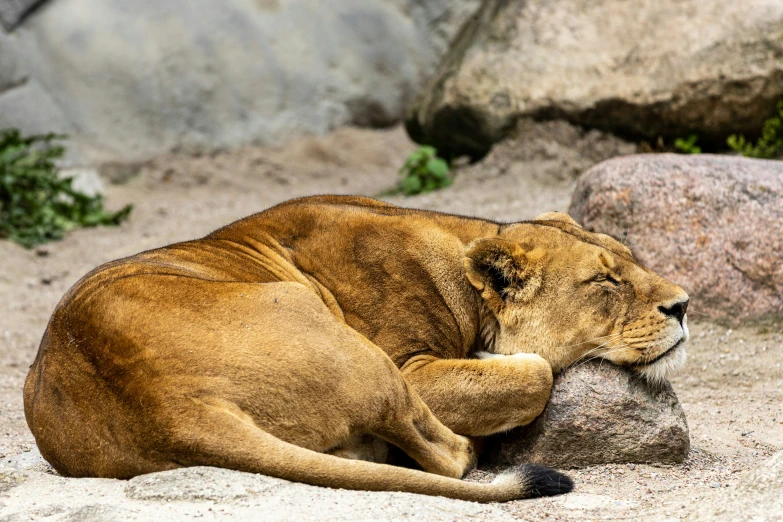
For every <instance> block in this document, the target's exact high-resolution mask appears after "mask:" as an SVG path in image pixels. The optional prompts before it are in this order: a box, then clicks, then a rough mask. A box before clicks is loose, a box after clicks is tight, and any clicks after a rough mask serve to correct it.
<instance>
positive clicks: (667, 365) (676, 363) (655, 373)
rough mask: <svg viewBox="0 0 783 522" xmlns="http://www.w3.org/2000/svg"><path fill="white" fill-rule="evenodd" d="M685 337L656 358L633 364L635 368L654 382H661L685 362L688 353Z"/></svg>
mask: <svg viewBox="0 0 783 522" xmlns="http://www.w3.org/2000/svg"><path fill="white" fill-rule="evenodd" d="M684 344H685V337H683V338H681V339H680V340H679V341H677V342H676V343H675V344H674V346H672V347H671V348H669V349H668V350H666V351H665V352H663V353H662V354H660V355H658V356H657V357H655V358H654V359H652V360H650V361H647V362H644V363H641V364H635V365H633V369H634V370H635V371H636V372H637V373H639V374H640V375H642V376H644V377H645V378H646V379H647V380H648V381H649V382H651V383H653V384H660V383H661V382H663V381H665V380H666V377H668V375H669V374H670V373H671V372H673V371H674V370H676V369H677V368H680V367H681V366H683V365H684V364H685V360H686V358H687V354H686V352H685V348H684V347H683V345H684Z"/></svg>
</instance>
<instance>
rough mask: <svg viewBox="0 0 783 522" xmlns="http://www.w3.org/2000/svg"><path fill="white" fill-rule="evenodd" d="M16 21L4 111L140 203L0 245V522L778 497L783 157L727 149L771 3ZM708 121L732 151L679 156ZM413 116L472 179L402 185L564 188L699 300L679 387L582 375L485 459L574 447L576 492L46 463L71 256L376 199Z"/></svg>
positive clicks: (730, 510)
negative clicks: (52, 135)
mask: <svg viewBox="0 0 783 522" xmlns="http://www.w3.org/2000/svg"><path fill="white" fill-rule="evenodd" d="M0 25H2V28H0V128H5V127H19V128H20V129H22V130H23V131H24V132H25V133H30V132H36V133H37V132H50V131H57V132H65V133H67V134H69V135H70V136H71V137H70V139H69V141H68V147H69V149H68V150H69V156H68V158H67V161H66V162H65V166H68V167H70V168H71V169H72V170H70V173H71V174H76V175H77V176H78V181H79V183H80V184H81V186H82V187H84V188H85V189H86V190H88V191H97V192H102V193H104V194H105V196H106V198H107V201H108V205H109V206H110V207H116V208H119V207H120V206H121V205H124V204H126V203H134V205H135V209H134V212H133V214H132V215H131V219H130V220H129V221H128V222H126V223H124V224H123V225H122V226H121V227H119V228H98V229H89V230H79V231H75V232H72V233H71V234H69V235H68V236H67V237H66V239H65V240H63V241H61V242H58V243H53V244H50V245H46V246H42V247H39V248H37V249H35V250H25V249H22V248H21V247H19V246H17V245H15V244H13V243H10V242H8V241H0V425H1V426H2V429H0V520H22V519H24V520H28V519H32V520H38V519H47V520H83V519H91V520H149V519H156V518H161V517H164V516H165V517H168V518H169V519H172V520H185V519H190V518H196V517H204V518H209V519H228V520H244V519H247V520H255V519H258V517H259V514H261V513H263V515H264V517H265V518H268V519H270V520H273V519H281V520H287V519H291V518H296V519H302V520H308V519H311V520H324V519H330V520H355V519H376V520H378V519H380V520H398V519H401V518H413V519H417V520H462V519H470V520H484V519H486V520H490V519H491V520H496V519H501V520H503V519H509V520H514V519H521V520H540V519H543V518H546V517H552V518H554V519H558V520H583V519H602V518H603V519H606V518H612V519H639V518H643V519H645V520H673V519H674V520H677V519H685V518H688V519H694V520H714V519H721V518H722V519H727V520H728V519H731V520H751V519H753V520H782V519H783V516H781V515H780V513H783V509H781V507H780V498H783V489H782V487H781V477H782V476H783V466H781V462H782V461H781V451H783V400H781V393H783V392H781V390H783V368H781V364H782V363H783V298H781V296H782V295H783V254H781V252H782V251H783V243H781V241H782V240H781V237H783V235H782V234H781V230H783V185H782V184H781V180H783V170H782V169H783V167H781V165H783V163H781V162H780V161H777V160H752V159H747V158H741V157H737V156H735V155H729V154H726V147H725V138H726V136H728V135H730V134H733V133H737V132H741V133H744V134H745V135H746V136H748V137H749V138H754V137H756V136H757V135H758V133H759V130H760V129H761V125H762V122H763V121H764V120H765V119H766V118H768V117H770V116H771V115H772V114H773V112H774V107H775V104H776V102H777V101H778V100H780V99H783V3H781V2H780V1H778V0H749V1H748V2H744V3H737V2H734V3H730V2H728V1H727V0H720V1H716V2H696V1H692V0H677V1H674V0H658V1H648V0H641V1H638V2H633V3H629V2H625V1H622V0H597V1H589V2H588V1H586V0H563V1H560V2H547V1H545V0H529V1H527V2H508V1H502V0H474V1H469V0H457V1H446V0H443V1H441V0H427V1H422V0H339V1H335V2H316V1H315V0H310V1H308V0H226V1H225V2H219V3H216V2H209V1H206V0H188V1H186V0H171V1H166V2H153V1H151V0H139V1H133V2H131V1H128V0H102V1H97V0H48V1H35V0H0ZM403 122H404V125H405V130H403V129H402V127H401V124H402V123H403ZM358 127H361V128H358ZM690 134H696V135H698V137H699V143H700V145H702V146H704V147H705V148H706V149H708V150H710V151H711V152H716V153H718V154H702V155H693V156H685V155H681V154H670V153H667V154H660V153H659V152H662V151H665V152H671V151H672V150H673V147H672V146H671V143H672V141H673V139H675V138H677V137H684V136H687V135H690ZM411 138H413V139H414V140H418V141H419V142H426V143H430V144H434V145H436V146H437V147H438V148H439V150H440V152H441V153H442V154H444V155H446V156H448V157H453V158H455V163H454V164H455V165H456V178H455V182H454V184H453V185H452V186H451V187H449V188H447V189H445V190H441V191H438V192H433V193H429V194H423V195H419V196H416V197H413V198H403V197H401V196H384V197H385V198H386V199H388V200H389V201H392V202H394V203H397V204H401V205H409V206H416V207H420V208H428V209H433V210H442V211H447V212H455V213H463V214H470V215H476V216H481V217H487V218H491V219H498V220H506V221H515V220H522V219H529V218H532V217H534V216H535V215H537V214H539V213H541V212H544V211H550V210H560V211H566V210H567V211H569V212H570V213H571V214H572V215H573V216H574V217H575V218H576V219H578V220H579V221H580V222H581V223H582V224H583V225H584V226H585V227H586V228H588V229H590V230H595V231H600V232H604V233H608V234H611V235H613V236H615V237H617V238H619V239H621V240H623V241H624V242H625V243H626V244H627V245H628V246H629V247H630V248H631V250H632V251H633V252H634V255H635V256H636V257H637V258H638V259H639V260H640V262H642V263H643V264H645V265H646V266H649V267H650V268H652V269H655V270H656V271H658V272H661V273H662V274H664V275H665V276H666V277H668V278H670V279H672V280H674V281H676V282H678V283H680V284H681V285H682V286H683V287H684V288H685V289H686V290H687V291H688V292H689V294H690V295H691V305H690V307H689V313H688V316H689V321H690V322H691V325H692V332H693V339H692V341H691V346H690V353H691V362H690V363H689V366H688V368H687V369H686V370H685V371H684V372H683V373H682V374H680V375H678V376H676V377H675V378H674V379H673V380H672V383H671V386H664V387H663V388H661V389H652V388H650V387H649V386H647V385H645V384H644V383H642V382H640V381H638V379H635V378H634V377H633V376H631V375H630V374H628V373H627V372H625V371H623V370H620V369H618V368H615V367H613V366H611V365H607V364H606V363H603V364H602V363H600V362H592V363H587V364H581V365H578V366H576V367H574V368H572V369H569V370H567V371H565V372H563V373H562V374H561V375H560V376H558V377H557V380H556V383H555V389H554V392H553V398H552V401H551V402H550V405H549V406H548V408H547V410H546V411H545V412H544V414H543V415H542V416H541V417H540V418H539V419H538V420H537V421H536V422H535V423H534V424H532V425H531V426H529V427H527V428H525V429H522V430H516V431H514V432H511V433H508V434H506V435H503V436H501V437H496V438H493V439H491V440H490V441H489V443H488V447H487V451H486V453H485V456H484V460H483V462H482V467H481V469H480V470H477V471H475V472H473V473H472V474H471V475H470V476H469V477H468V479H469V480H479V481H481V480H489V479H491V478H492V476H493V474H494V473H495V472H497V470H498V469H502V467H503V466H507V465H509V464H512V463H516V462H522V461H532V462H539V463H543V464H548V465H552V466H557V467H560V468H565V469H571V471H570V472H569V473H570V474H571V475H572V476H573V477H574V479H575V482H576V483H577V490H576V492H575V493H573V494H571V495H567V496H565V497H559V498H554V499H540V500H535V501H516V502H511V503H507V504H503V505H492V506H481V505H477V504H471V503H464V502H457V501H451V500H445V499H433V498H427V497H421V496H417V495H407V494H399V493H367V492H346V491H333V490H329V489H325V488H315V487H311V486H305V485H300V484H292V483H288V482H285V481H281V480H277V479H271V478H268V477H261V476H254V475H247V474H242V473H238V472H233V471H229V470H216V469H209V468H194V469H188V470H176V471H174V472H167V473H160V474H152V475H149V476H144V477H138V478H136V479H134V480H132V481H129V482H120V481H110V480H96V479H65V478H63V477H59V476H57V475H56V473H54V472H53V470H52V469H51V468H50V467H49V466H48V465H47V464H46V463H45V462H44V461H43V460H42V459H41V458H40V455H39V454H37V451H36V450H35V447H34V442H33V440H32V437H31V436H30V434H29V432H28V430H27V427H26V424H25V421H24V417H23V414H22V407H21V386H22V382H23V379H24V376H25V373H26V369H27V367H28V365H29V364H30V362H31V360H32V358H33V357H34V355H35V351H36V349H37V344H38V342H39V340H40V336H41V334H42V332H43V330H44V327H45V325H46V321H47V320H48V317H49V315H50V314H51V311H52V310H53V308H54V306H55V304H56V303H57V301H58V300H59V298H60V297H61V296H62V295H63V293H64V292H65V291H66V290H67V289H68V288H69V287H70V285H72V284H73V283H74V282H75V281H76V280H77V279H78V278H79V277H81V276H82V275H83V274H84V273H86V272H87V271H88V270H90V269H91V268H93V267H95V266H97V265H98V264H101V263H103V262H106V261H109V260H112V259H116V258H118V257H122V256H125V255H129V254H133V253H136V252H138V251H141V250H145V249H149V248H154V247H157V246H161V245H164V244H167V243H171V242H174V241H180V240H185V239H190V238H195V237H199V236H201V235H203V234H205V233H208V232H209V231H211V230H213V229H215V228H218V227H219V226H222V225H224V224H226V223H227V222H229V221H231V220H233V219H237V218H240V217H242V216H245V215H247V214H250V213H253V212H256V211H259V210H261V209H263V208H266V207H268V206H270V205H273V204H275V203H278V202H280V201H283V200H285V199H288V198H291V197H295V196H301V195H306V194H313V193H358V194H364V195H370V196H377V195H379V194H384V193H386V192H387V191H388V189H389V188H390V187H391V186H393V185H394V184H395V183H396V181H397V179H398V174H397V169H398V168H399V167H400V165H401V164H402V162H403V161H404V159H405V157H406V156H407V155H408V154H409V153H410V152H411V151H412V150H414V148H415V144H414V143H413V142H412V141H411V140H410V139H411ZM639 152H646V153H647V154H639ZM653 152H655V153H653Z"/></svg>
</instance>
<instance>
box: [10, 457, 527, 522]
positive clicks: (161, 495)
mask: <svg viewBox="0 0 783 522" xmlns="http://www.w3.org/2000/svg"><path fill="white" fill-rule="evenodd" d="M31 499H33V500H34V501H31ZM51 517H53V518H54V519H56V520H69V521H71V520H73V521H76V520H78V521H82V520H101V521H103V520H122V521H144V522H146V521H149V520H166V521H168V522H180V521H182V522H185V521H190V520H194V519H200V518H203V519H205V520H236V521H248V522H250V521H256V520H264V521H280V522H284V521H289V520H304V521H322V520H325V521H335V522H338V521H346V522H347V521H355V520H381V521H397V520H417V521H418V520H422V521H427V522H436V521H437V522H447V521H451V520H493V521H495V520H498V521H513V520H516V519H515V518H514V517H513V516H512V515H511V514H509V513H507V512H506V511H503V509H501V508H500V507H499V506H497V505H492V504H478V503H476V502H464V501H461V500H451V499H447V498H443V497H430V496H425V495H415V494H412V493H396V492H374V491H349V490H343V489H331V488H320V487H316V486H309V485H307V484H300V483H296V482H288V481H286V480H280V479H277V478H272V477H266V476H263V475H256V474H252V473H243V472H241V471H232V470H228V469H220V468H207V467H195V468H180V469H175V470H171V471H163V472H160V473H150V474H148V475H141V476H138V477H136V478H133V479H131V480H129V481H125V480H113V479H95V478H84V479H75V478H64V477H61V476H59V475H56V474H54V473H53V472H52V471H51V468H49V467H48V466H47V465H46V463H45V462H44V461H43V459H42V458H41V454H40V453H38V451H37V450H33V451H32V452H29V453H25V454H22V455H19V456H17V457H12V458H6V459H2V460H0V520H3V521H15V520H40V519H46V518H51Z"/></svg>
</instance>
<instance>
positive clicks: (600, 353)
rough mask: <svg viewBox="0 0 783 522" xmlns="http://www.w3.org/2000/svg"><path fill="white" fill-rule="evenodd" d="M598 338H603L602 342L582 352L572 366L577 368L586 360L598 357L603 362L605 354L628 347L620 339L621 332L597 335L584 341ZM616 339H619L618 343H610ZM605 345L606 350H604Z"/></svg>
mask: <svg viewBox="0 0 783 522" xmlns="http://www.w3.org/2000/svg"><path fill="white" fill-rule="evenodd" d="M599 339H603V341H604V342H602V343H601V344H599V345H598V346H596V347H594V348H591V349H590V350H588V351H586V352H585V353H583V354H582V356H581V357H580V358H579V360H578V361H577V364H575V365H574V366H573V367H574V368H578V367H580V366H582V365H583V364H587V363H588V362H590V361H593V360H595V359H599V358H600V359H602V361H601V362H603V359H605V358H606V356H607V355H611V354H614V353H618V352H620V351H621V350H625V349H627V348H629V346H628V344H627V343H626V342H625V341H623V340H622V334H621V333H617V334H610V335H605V336H603V337H597V338H595V339H591V340H590V341H585V342H595V341H597V340H599ZM617 341H619V344H615V345H612V343H615V342H617ZM582 344H584V343H582ZM607 347H608V350H604V349H605V348H607Z"/></svg>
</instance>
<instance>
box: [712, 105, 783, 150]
mask: <svg viewBox="0 0 783 522" xmlns="http://www.w3.org/2000/svg"><path fill="white" fill-rule="evenodd" d="M726 143H727V144H728V145H729V147H731V148H732V149H733V150H735V151H737V152H739V153H740V154H742V155H743V156H748V157H750V158H765V159H772V158H777V157H778V156H779V155H780V154H782V153H783V101H780V102H778V113H777V114H776V115H775V116H773V117H772V118H770V119H768V120H766V121H765V122H764V125H763V126H762V127H761V137H760V138H759V139H758V141H757V142H756V144H755V145H754V144H753V143H750V142H749V141H748V140H747V139H745V136H743V135H742V134H732V135H731V136H729V139H728V140H726Z"/></svg>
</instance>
